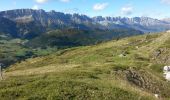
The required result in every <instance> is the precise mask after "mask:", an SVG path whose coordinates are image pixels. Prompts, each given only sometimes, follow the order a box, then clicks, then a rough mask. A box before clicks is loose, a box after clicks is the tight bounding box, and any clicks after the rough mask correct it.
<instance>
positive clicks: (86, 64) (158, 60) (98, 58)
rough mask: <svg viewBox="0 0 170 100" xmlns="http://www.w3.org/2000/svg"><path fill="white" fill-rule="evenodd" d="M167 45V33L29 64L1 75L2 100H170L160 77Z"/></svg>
mask: <svg viewBox="0 0 170 100" xmlns="http://www.w3.org/2000/svg"><path fill="white" fill-rule="evenodd" d="M169 40H170V33H159V34H151V35H141V36H134V37H130V38H124V39H121V40H113V41H109V42H105V43H101V44H98V45H92V46H82V47H76V48H70V49H65V50H60V51H57V52H55V53H53V54H51V55H48V56H45V57H37V58H31V59H27V60H25V61H23V62H21V63H16V64H14V65H12V66H10V67H9V68H8V69H5V70H4V79H3V80H2V81H0V98H1V100H15V99H19V100H20V99H21V100H23V99H24V100H25V99H26V100H155V99H156V98H155V97H154V94H159V98H160V99H163V100H169V99H170V83H169V82H167V81H166V80H165V79H164V78H163V73H162V67H163V66H164V65H168V64H170V46H169V44H170V41H169ZM165 58H166V59H165Z"/></svg>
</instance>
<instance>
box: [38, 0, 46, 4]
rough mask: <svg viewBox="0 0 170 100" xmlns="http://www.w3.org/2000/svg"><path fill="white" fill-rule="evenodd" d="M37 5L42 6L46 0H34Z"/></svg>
mask: <svg viewBox="0 0 170 100" xmlns="http://www.w3.org/2000/svg"><path fill="white" fill-rule="evenodd" d="M35 1H36V2H37V3H40V4H43V3H46V2H47V1H48V0H35Z"/></svg>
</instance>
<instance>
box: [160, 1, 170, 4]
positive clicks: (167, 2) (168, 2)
mask: <svg viewBox="0 0 170 100" xmlns="http://www.w3.org/2000/svg"><path fill="white" fill-rule="evenodd" d="M161 2H162V3H165V4H170V0H161Z"/></svg>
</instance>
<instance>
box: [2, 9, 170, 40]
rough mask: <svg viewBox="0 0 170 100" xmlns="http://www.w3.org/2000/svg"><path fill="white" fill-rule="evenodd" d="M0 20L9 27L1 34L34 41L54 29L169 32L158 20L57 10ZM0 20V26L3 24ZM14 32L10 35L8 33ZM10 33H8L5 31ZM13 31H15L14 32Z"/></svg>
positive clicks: (6, 14) (11, 13) (7, 14)
mask: <svg viewBox="0 0 170 100" xmlns="http://www.w3.org/2000/svg"><path fill="white" fill-rule="evenodd" d="M0 17H1V18H5V19H6V20H8V21H9V22H10V23H9V22H7V23H6V24H5V25H6V27H10V26H11V24H12V23H13V24H12V25H14V24H16V25H14V26H13V27H12V28H5V30H6V31H4V26H3V25H1V26H0V27H1V28H2V27H3V30H2V29H1V30H0V32H4V33H6V32H7V33H9V34H15V36H18V37H22V38H33V37H35V36H37V35H40V34H42V33H45V32H47V31H50V30H55V29H65V28H69V29H70V28H71V29H81V30H96V29H108V30H112V29H122V28H123V29H129V28H131V29H136V30H140V31H143V32H160V31H166V30H169V29H170V22H169V21H164V20H158V19H153V18H148V17H134V18H121V17H102V16H97V17H94V18H90V17H88V16H86V15H79V14H65V13H61V12H56V11H50V12H46V11H44V10H32V9H16V10H8V11H2V12H0ZM4 21H5V20H1V22H0V23H4ZM11 29H13V31H12V32H11V31H10V30H11ZM8 30H9V31H8ZM14 30H15V31H14Z"/></svg>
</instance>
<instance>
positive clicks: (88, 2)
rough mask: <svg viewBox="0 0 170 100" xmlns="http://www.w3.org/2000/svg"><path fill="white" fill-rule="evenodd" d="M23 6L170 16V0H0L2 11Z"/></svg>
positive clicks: (81, 12)
mask: <svg viewBox="0 0 170 100" xmlns="http://www.w3.org/2000/svg"><path fill="white" fill-rule="evenodd" d="M23 8H31V9H44V10H46V11H50V10H55V11H58V12H64V13H79V14H85V15H88V16H90V17H94V16H111V17H117V16H121V17H142V16H144V17H152V18H157V19H162V18H170V0H0V11H5V10H11V9H23Z"/></svg>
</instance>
